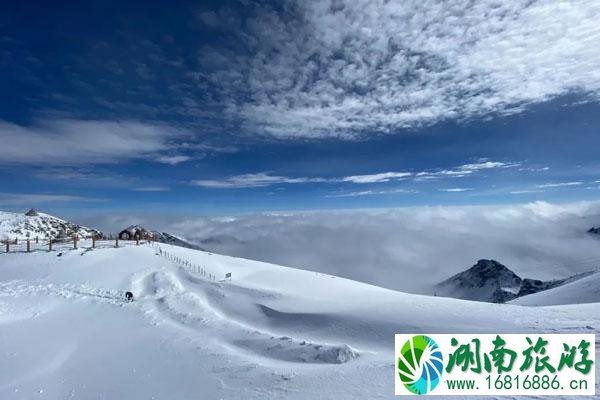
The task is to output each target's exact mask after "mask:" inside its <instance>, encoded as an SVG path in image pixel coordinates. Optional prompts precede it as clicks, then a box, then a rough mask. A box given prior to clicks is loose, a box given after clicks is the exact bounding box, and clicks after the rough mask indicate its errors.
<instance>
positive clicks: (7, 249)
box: [6, 239, 10, 253]
mask: <svg viewBox="0 0 600 400" xmlns="http://www.w3.org/2000/svg"><path fill="white" fill-rule="evenodd" d="M9 251H10V241H9V240H8V239H6V252H7V253H8V252H9Z"/></svg>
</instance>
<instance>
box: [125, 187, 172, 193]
mask: <svg viewBox="0 0 600 400" xmlns="http://www.w3.org/2000/svg"><path fill="white" fill-rule="evenodd" d="M169 190H171V189H169V188H168V187H166V186H142V187H137V188H134V189H133V191H134V192H168V191H169Z"/></svg>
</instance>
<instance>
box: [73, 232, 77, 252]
mask: <svg viewBox="0 0 600 400" xmlns="http://www.w3.org/2000/svg"><path fill="white" fill-rule="evenodd" d="M73 248H74V249H77V235H75V236H73Z"/></svg>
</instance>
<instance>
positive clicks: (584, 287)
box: [511, 272, 600, 306]
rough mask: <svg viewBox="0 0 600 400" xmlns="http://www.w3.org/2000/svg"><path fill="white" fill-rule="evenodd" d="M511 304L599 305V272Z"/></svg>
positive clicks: (516, 300) (521, 298)
mask: <svg viewBox="0 0 600 400" xmlns="http://www.w3.org/2000/svg"><path fill="white" fill-rule="evenodd" d="M511 303H512V304H520V305H525V306H549V305H556V304H577V303H600V272H596V273H593V274H587V276H585V277H583V278H580V279H576V280H573V281H571V282H570V283H566V284H564V285H562V286H559V287H556V288H553V289H549V290H545V291H543V292H539V293H534V294H530V295H528V296H524V297H520V298H518V299H515V300H513V301H511Z"/></svg>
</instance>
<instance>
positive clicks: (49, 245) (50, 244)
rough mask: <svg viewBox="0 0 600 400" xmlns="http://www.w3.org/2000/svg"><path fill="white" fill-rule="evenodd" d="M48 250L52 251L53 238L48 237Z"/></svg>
mask: <svg viewBox="0 0 600 400" xmlns="http://www.w3.org/2000/svg"><path fill="white" fill-rule="evenodd" d="M48 251H52V238H50V239H48Z"/></svg>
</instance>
